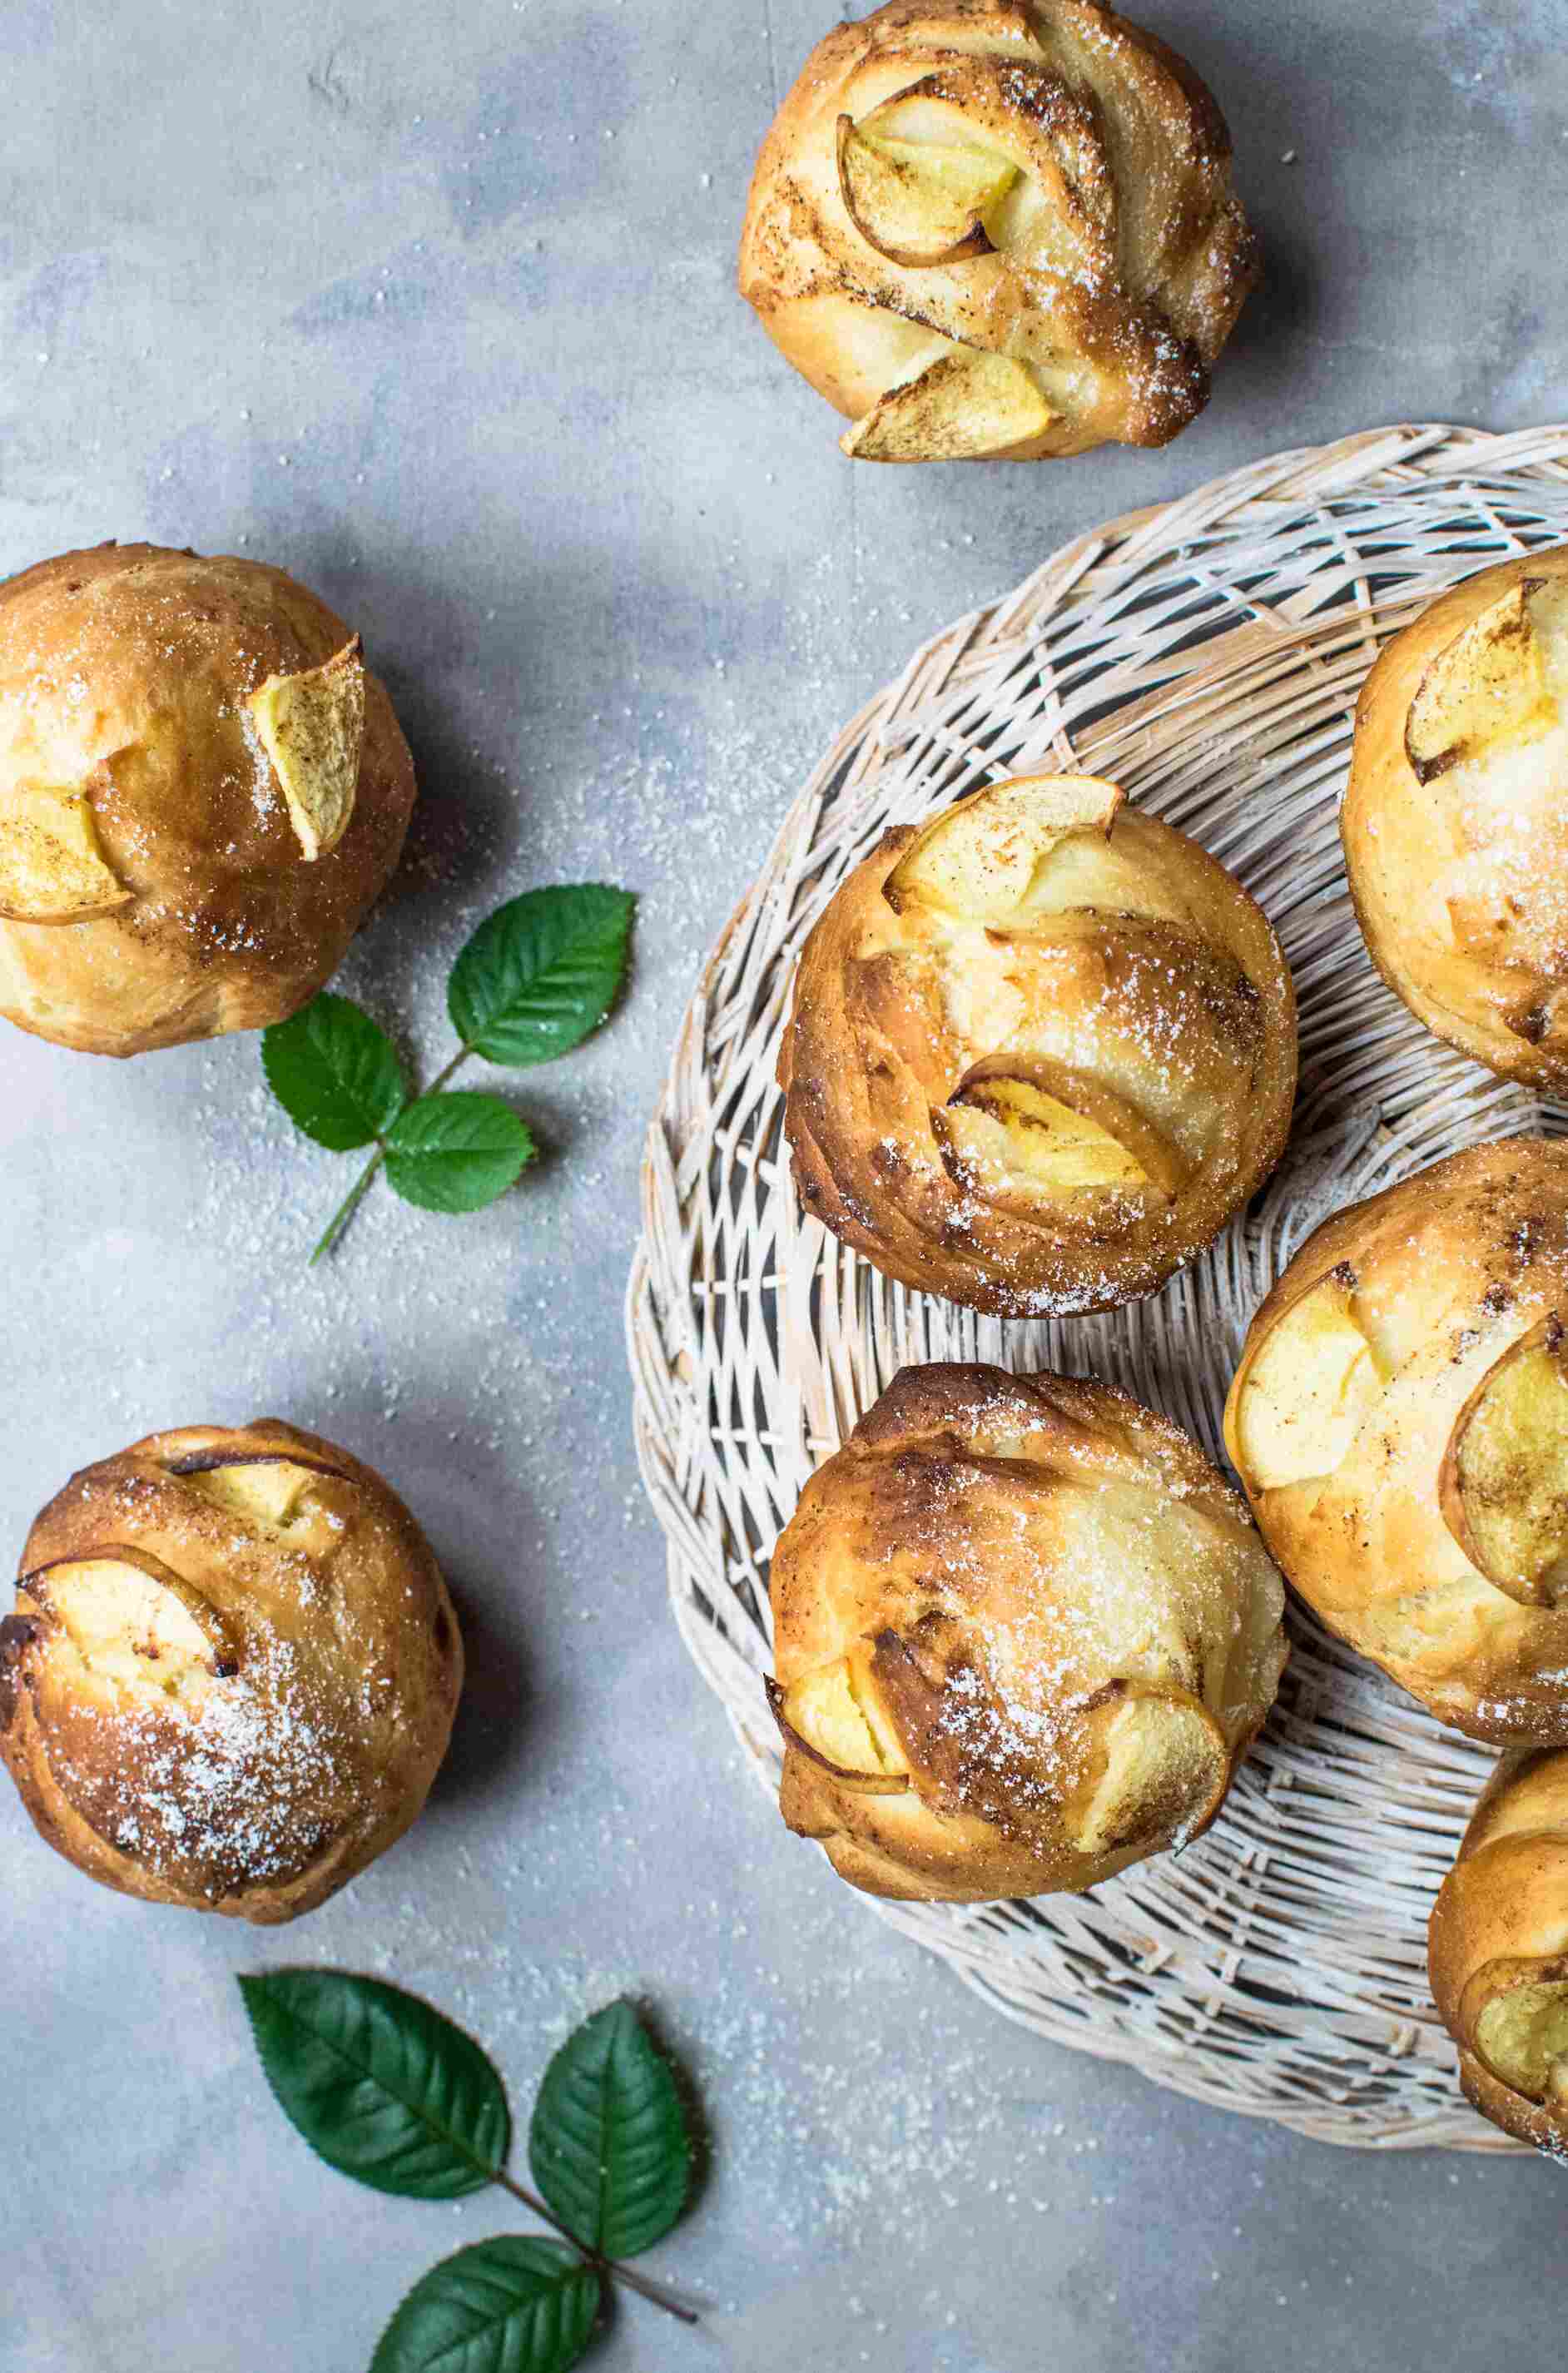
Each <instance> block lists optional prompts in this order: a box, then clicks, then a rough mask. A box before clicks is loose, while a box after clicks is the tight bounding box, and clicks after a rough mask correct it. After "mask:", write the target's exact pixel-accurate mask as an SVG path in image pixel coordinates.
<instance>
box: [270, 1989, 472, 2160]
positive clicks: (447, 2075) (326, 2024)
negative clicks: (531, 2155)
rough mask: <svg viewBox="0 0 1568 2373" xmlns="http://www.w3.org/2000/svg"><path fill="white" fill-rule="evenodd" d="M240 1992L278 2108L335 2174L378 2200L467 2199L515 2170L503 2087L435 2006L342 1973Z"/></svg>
mask: <svg viewBox="0 0 1568 2373" xmlns="http://www.w3.org/2000/svg"><path fill="white" fill-rule="evenodd" d="M240 1991H241V1992H242V1993H243V1994H244V1997H245V2008H246V2010H247V2011H248V2012H249V2013H250V2017H251V2028H252V2033H253V2034H254V2036H255V2039H256V2049H257V2051H258V2052H260V2053H261V2056H262V2066H263V2069H264V2070H265V2071H266V2078H267V2083H268V2084H269V2085H270V2086H271V2087H272V2089H273V2092H274V2094H275V2097H276V2099H277V2103H278V2107H279V2108H280V2109H281V2110H282V2111H283V2113H284V2115H285V2117H286V2118H287V2119H288V2121H289V2122H290V2124H291V2125H293V2126H294V2127H295V2128H296V2130H297V2131H298V2133H301V2134H303V2135H304V2137H305V2140H306V2141H307V2142H308V2143H309V2144H310V2148H311V2149H312V2150H313V2151H315V2152H316V2153H317V2155H318V2156H319V2157H322V2158H324V2159H325V2160H326V2162H327V2165H328V2166H329V2167H335V2168H337V2169H338V2170H339V2172H340V2173H341V2174H343V2175H351V2176H353V2178H354V2180H355V2181H356V2182H357V2183H368V2184H369V2185H370V2187H371V2189H372V2190H373V2191H376V2192H398V2193H401V2194H402V2195H404V2197H405V2198H408V2199H411V2200H455V2199H457V2198H458V2197H459V2196H460V2195H461V2194H462V2193H463V2192H478V2191H480V2190H482V2188H483V2187H484V2185H486V2183H488V2182H489V2181H490V2180H491V2174H492V2172H493V2170H494V2169H495V2168H498V2167H501V2166H503V2165H504V2163H505V2160H506V2157H507V2153H508V2150H509V2147H510V2145H511V2117H510V2114H509V2110H508V2109H507V2097H506V2095H505V2093H504V2092H503V2091H502V2089H501V2080H500V2078H499V2077H498V2076H497V2074H496V2072H495V2070H494V2068H492V2067H491V2065H490V2063H489V2062H488V2060H486V2057H485V2054H484V2053H483V2052H481V2051H480V2049H479V2046H478V2045H477V2044H476V2043H474V2042H472V2041H471V2040H470V2039H469V2038H468V2037H467V2036H466V2035H464V2033H463V2032H462V2028H459V2027H454V2026H453V2025H452V2023H451V2019H449V2018H443V2017H442V2016H441V2015H440V2013H439V2011H434V2010H432V2009H431V2008H430V2006H429V2005H428V2004H427V2003H423V2002H421V2001H419V1999H418V1997H417V1996H416V1995H415V1994H405V1993H403V1992H402V1991H401V1989H400V1988H399V1987H397V1986H386V1985H382V1984H381V1983H380V1981H379V1980H377V1979H375V1978H355V1977H345V1976H344V1975H343V1974H342V1973H340V1972H339V1971H336V1970H267V1971H266V1972H265V1974H264V1975H263V1976H261V1977H254V1978H241V1979H240Z"/></svg>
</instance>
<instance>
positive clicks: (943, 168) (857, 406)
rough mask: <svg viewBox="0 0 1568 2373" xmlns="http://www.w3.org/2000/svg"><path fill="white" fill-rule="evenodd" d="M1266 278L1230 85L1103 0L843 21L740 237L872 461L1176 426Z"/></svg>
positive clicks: (1058, 449) (790, 339)
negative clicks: (1222, 99) (1236, 157)
mask: <svg viewBox="0 0 1568 2373" xmlns="http://www.w3.org/2000/svg"><path fill="white" fill-rule="evenodd" d="M1258 277H1259V263H1258V244H1257V241H1256V240H1255V239H1254V237H1253V234H1252V231H1251V229H1250V228H1249V227H1248V225H1247V221H1246V216H1245V215H1244V214H1243V212H1242V210H1241V206H1240V205H1239V204H1238V202H1237V200H1236V198H1235V195H1234V193H1233V192H1232V189H1231V143H1230V134H1228V132H1227V131H1226V129H1225V124H1224V119H1223V116H1222V115H1221V113H1220V111H1219V109H1218V107H1217V106H1216V105H1215V103H1214V100H1213V98H1212V97H1211V93H1210V92H1209V91H1208V90H1207V89H1206V88H1205V87H1204V85H1203V84H1202V83H1201V82H1200V81H1199V78H1198V76H1197V75H1196V74H1194V72H1193V71H1192V68H1191V67H1190V66H1189V65H1188V64H1187V63H1186V61H1185V60H1184V59H1182V58H1179V57H1178V56H1177V55H1176V53H1175V51H1173V50H1169V49H1167V48H1166V47H1165V44H1164V42H1163V41H1159V40H1157V39H1156V38H1155V36H1154V35H1153V34H1152V33H1145V32H1143V31H1141V29H1140V28H1139V27H1138V26H1136V25H1133V24H1129V22H1128V20H1127V18H1125V17H1118V16H1117V13H1116V11H1115V10H1114V9H1113V8H1110V7H1109V6H1105V5H1103V0H890V5H889V6H886V7H883V8H879V9H878V10H877V11H876V13H875V14H874V16H871V17H868V18H866V19H865V20H864V21H863V23H860V24H851V25H839V26H838V27H837V28H836V29H835V30H834V31H833V32H831V33H829V34H828V35H827V36H826V37H825V40H823V41H819V42H818V44H817V46H816V48H815V49H814V50H813V52H812V54H811V56H810V57H809V58H808V59H807V61H806V63H805V65H804V67H803V69H802V74H801V77H800V79H799V81H798V82H797V83H796V85H795V87H794V88H793V89H792V90H791V91H790V94H789V96H788V98H787V99H785V101H784V103H783V105H782V107H780V109H779V111H778V116H777V117H776V119H775V121H774V124H773V128H772V130H771V131H770V132H769V133H768V135H767V138H766V141H765V142H764V144H763V147H762V152H761V154H760V156H759V157H758V158H757V163H756V170H755V174H754V176H753V180H752V187H751V196H750V200H749V202H748V205H747V208H746V218H745V227H744V229H743V234H742V239H741V255H740V287H741V294H742V296H743V297H744V298H746V300H747V302H748V303H749V304H750V305H752V306H753V307H755V310H756V312H757V314H758V316H759V317H760V319H761V321H762V324H763V327H764V328H765V329H766V332H767V334H768V336H769V337H770V338H771V339H772V340H773V343H774V345H776V346H777V347H778V350H779V352H780V353H781V354H782V355H783V356H784V357H785V358H786V360H787V361H789V362H791V363H793V365H794V367H795V368H796V369H797V370H798V371H799V372H800V373H801V374H802V377H803V378H804V379H806V380H810V382H811V384H812V386H813V387H814V388H815V389H816V391H817V392H818V394H820V395H824V396H825V397H826V398H827V401H828V402H829V403H831V404H833V405H835V406H836V407H837V410H838V411H839V412H841V413H842V414H844V415H845V416H846V417H847V418H848V420H849V421H850V422H851V423H852V424H853V425H852V426H851V427H850V428H849V429H848V431H847V433H846V434H845V436H844V437H843V438H842V439H841V440H840V441H841V443H842V445H843V449H844V450H845V452H846V453H848V454H849V455H850V456H851V457H852V458H854V459H856V460H858V461H871V462H954V461H983V460H988V459H996V460H1004V461H1015V462H1028V461H1042V460H1047V459H1051V458H1055V457H1057V456H1059V455H1065V454H1070V453H1083V452H1087V451H1089V450H1090V449H1091V448H1092V447H1094V446H1096V445H1103V444H1106V442H1115V443H1117V444H1122V445H1165V444H1168V443H1169V441H1170V439H1171V438H1173V437H1175V436H1176V435H1177V433H1178V432H1179V431H1180V430H1181V429H1183V428H1185V427H1187V425H1188V421H1190V420H1193V419H1195V418H1196V416H1197V415H1198V414H1199V412H1201V410H1202V409H1203V406H1204V405H1205V403H1207V402H1208V400H1209V371H1210V366H1211V364H1212V363H1213V361H1214V359H1215V357H1216V356H1217V355H1218V354H1219V352H1220V349H1221V347H1222V346H1223V345H1224V343H1225V340H1226V339H1227V338H1228V337H1229V335H1230V333H1231V330H1232V328H1233V327H1234V325H1235V319H1236V315H1237V314H1238V313H1239V312H1240V310H1241V308H1242V305H1243V303H1244V301H1245V300H1246V296H1247V293H1248V291H1249V290H1250V289H1251V288H1253V287H1254V286H1256V285H1257V282H1258Z"/></svg>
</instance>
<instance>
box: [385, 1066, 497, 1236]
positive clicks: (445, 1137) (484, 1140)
mask: <svg viewBox="0 0 1568 2373" xmlns="http://www.w3.org/2000/svg"><path fill="white" fill-rule="evenodd" d="M532 1159H533V1140H532V1137H531V1136H530V1135H529V1133H528V1130H527V1129H526V1128H524V1126H523V1124H522V1122H521V1121H520V1120H519V1118H518V1116H517V1115H516V1113H514V1112H513V1111H512V1109H511V1106H510V1105H504V1104H503V1103H502V1102H501V1100H500V1098H499V1096H476V1095H474V1093H472V1091H471V1090H469V1089H467V1088H449V1089H447V1090H446V1091H445V1093H442V1094H439V1095H434V1096H421V1097H420V1099H419V1101H418V1103H417V1104H415V1105H409V1106H408V1108H407V1110H406V1111H405V1112H404V1113H402V1114H400V1115H399V1116H398V1119H397V1121H396V1122H395V1123H394V1125H393V1127H392V1128H391V1129H390V1130H389V1131H388V1133H387V1180H388V1184H389V1185H390V1186H392V1187H393V1188H394V1190H395V1191H396V1192H397V1193H398V1194H399V1195H401V1196H402V1197H403V1199H404V1202H405V1203H417V1204H418V1205H419V1207H420V1209H421V1210H425V1211H479V1210H483V1209H484V1207H485V1205H486V1203H493V1202H494V1201H495V1199H496V1198H497V1195H504V1194H505V1193H506V1191H507V1188H508V1187H509V1186H510V1185H511V1183H512V1181H513V1179H514V1178H515V1177H516V1176H517V1175H518V1173H519V1171H520V1170H521V1169H522V1167H523V1165H524V1163H529V1162H532Z"/></svg>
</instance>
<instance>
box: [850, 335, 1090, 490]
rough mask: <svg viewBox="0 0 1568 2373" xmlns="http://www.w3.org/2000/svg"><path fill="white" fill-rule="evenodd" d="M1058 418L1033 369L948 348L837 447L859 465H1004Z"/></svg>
mask: <svg viewBox="0 0 1568 2373" xmlns="http://www.w3.org/2000/svg"><path fill="white" fill-rule="evenodd" d="M1056 417H1057V415H1056V414H1055V412H1054V411H1053V410H1052V408H1051V406H1050V405H1049V404H1048V403H1047V402H1046V399H1045V397H1044V396H1043V395H1042V394H1041V392H1040V389H1039V385H1038V382H1037V381H1036V378H1035V375H1034V373H1033V371H1031V370H1030V368H1029V367H1028V365H1027V364H1026V363H1021V362H1019V361H1017V360H1016V359H1015V358H1014V357H1012V355H993V354H988V353H985V352H983V351H982V350H981V349H980V348H979V347H978V346H959V345H947V346H946V347H944V349H943V351H942V353H941V354H939V355H937V356H936V357H935V358H934V359H933V360H931V361H929V362H927V363H925V364H924V365H922V366H921V368H919V370H917V371H916V372H915V373H914V374H913V375H912V376H911V377H910V378H908V379H906V380H899V381H898V382H897V384H896V385H895V386H893V387H890V388H889V389H888V390H887V391H886V392H885V394H883V395H882V396H879V398H878V399H877V401H876V403H874V404H873V405H872V409H871V410H870V412H868V413H866V414H864V415H862V416H861V418H860V419H859V420H857V421H856V422H855V423H854V425H853V426H852V427H849V428H847V429H846V430H845V432H844V434H843V436H842V437H841V438H839V440H838V442H839V445H840V447H841V448H842V450H843V451H844V452H846V453H847V454H848V456H849V458H850V460H851V461H856V462H986V461H990V462H999V461H1006V460H1007V458H1008V456H1009V455H1010V454H1014V453H1017V452H1019V451H1020V450H1021V449H1027V448H1029V447H1031V446H1032V445H1033V444H1034V442H1035V440H1036V438H1040V437H1043V436H1044V435H1045V433H1046V431H1047V428H1049V427H1050V425H1051V423H1052V421H1053V420H1054V419H1055V418H1056Z"/></svg>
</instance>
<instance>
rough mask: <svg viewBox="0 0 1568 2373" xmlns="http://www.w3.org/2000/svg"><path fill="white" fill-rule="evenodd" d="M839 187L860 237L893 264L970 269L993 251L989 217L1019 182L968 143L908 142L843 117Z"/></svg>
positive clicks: (1002, 161) (1010, 168) (1014, 172)
mask: <svg viewBox="0 0 1568 2373" xmlns="http://www.w3.org/2000/svg"><path fill="white" fill-rule="evenodd" d="M837 139H838V187H839V191H840V193H841V194H842V196H843V200H844V209H845V212H846V213H847V214H848V217H849V219H850V221H851V222H852V223H853V224H854V226H855V228H856V229H857V230H858V231H859V232H860V237H861V238H862V239H863V240H866V242H867V243H868V245H870V246H872V247H874V248H875V249H876V251H877V253H878V254H879V255H885V256H886V258H887V260H888V262H889V263H902V264H907V265H910V266H913V267H915V268H917V269H918V268H919V267H921V266H924V265H934V264H939V263H964V262H965V261H966V260H967V259H968V258H970V257H971V256H977V255H986V254H988V253H989V251H990V245H991V242H990V240H989V237H988V236H987V232H986V227H985V214H986V209H987V207H988V206H993V205H996V204H997V202H998V200H999V199H1000V198H1002V197H1004V196H1005V195H1006V193H1007V192H1008V190H1009V189H1010V188H1011V187H1012V183H1013V182H1014V181H1016V180H1017V178H1018V169H1017V167H1016V166H1015V165H1010V164H1009V163H1008V161H1007V159H1006V158H1005V157H998V156H997V155H995V154H994V152H988V151H987V150H986V149H984V148H977V147H974V146H970V145H969V144H968V143H965V142H935V141H924V140H900V139H898V138H896V137H895V136H892V135H889V134H886V133H883V132H879V131H877V130H875V129H873V128H872V125H871V124H869V123H867V124H860V125H857V124H856V123H855V122H854V120H853V118H852V117H850V116H848V115H841V116H840V117H839V119H838V127H837Z"/></svg>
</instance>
